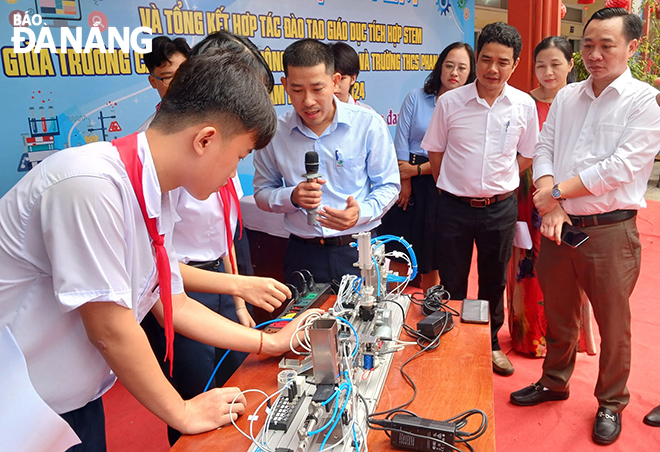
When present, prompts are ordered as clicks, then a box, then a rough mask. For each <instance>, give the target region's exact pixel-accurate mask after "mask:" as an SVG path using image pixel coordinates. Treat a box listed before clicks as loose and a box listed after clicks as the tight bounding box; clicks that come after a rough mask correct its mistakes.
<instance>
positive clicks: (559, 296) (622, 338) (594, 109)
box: [511, 8, 660, 444]
mask: <svg viewBox="0 0 660 452" xmlns="http://www.w3.org/2000/svg"><path fill="white" fill-rule="evenodd" d="M641 34H642V21H641V19H640V18H639V17H638V16H636V15H634V14H630V13H629V12H628V11H627V10H626V9H624V8H604V9H601V10H599V11H597V12H595V13H594V15H593V16H592V17H591V18H590V19H589V21H588V22H587V24H586V25H585V27H584V35H583V38H582V58H583V60H584V64H585V67H586V69H587V71H589V73H590V77H589V78H588V79H587V80H585V81H583V82H581V83H575V84H571V85H568V86H567V87H566V88H564V89H562V90H561V91H559V93H558V94H557V96H556V97H555V100H554V102H553V103H552V107H550V111H549V113H548V119H547V120H546V122H545V125H544V126H543V131H542V132H541V135H540V138H539V143H538V146H537V147H536V150H535V152H534V167H533V168H534V182H535V185H536V187H537V190H536V192H535V193H534V204H535V205H536V207H537V208H538V210H539V213H540V214H541V215H542V216H543V222H542V224H541V234H543V237H542V239H541V248H540V251H539V257H538V265H537V271H538V278H539V283H540V285H541V289H542V290H543V295H544V301H545V303H544V308H545V315H546V320H547V324H548V328H547V334H546V342H547V354H546V357H545V360H544V362H543V375H542V376H541V379H540V380H539V381H538V383H535V384H533V385H531V386H528V387H526V388H523V389H521V390H519V391H516V392H514V393H512V394H511V401H512V402H513V403H514V404H517V405H522V406H529V405H537V404H539V403H543V402H547V401H550V400H564V399H566V398H568V396H569V380H570V377H571V374H572V372H573V369H574V366H575V355H576V347H577V338H578V333H579V328H580V306H581V303H582V297H581V291H580V287H582V288H584V291H585V292H586V294H587V296H588V297H589V300H590V301H591V305H592V307H593V310H594V317H595V319H596V322H597V323H598V329H599V331H600V337H601V344H600V349H601V350H600V359H599V372H598V381H597V383H596V388H595V391H594V395H595V396H596V399H597V401H598V405H599V407H598V410H597V412H596V417H595V421H594V425H593V430H592V439H593V441H594V442H596V443H598V444H611V443H613V442H614V441H616V440H617V438H618V437H619V434H620V433H621V413H622V411H623V410H624V409H625V407H626V405H627V404H628V402H629V401H630V394H629V391H628V388H627V387H626V382H627V380H628V375H629V374H630V362H631V333H630V304H629V298H630V294H631V293H632V291H633V289H634V287H635V283H636V282H637V278H638V276H639V269H640V263H641V244H640V241H639V234H638V232H637V226H636V215H637V211H638V210H639V209H642V208H644V207H646V202H645V201H644V193H645V192H646V183H647V181H648V179H649V176H650V174H651V170H652V168H653V161H654V157H655V155H656V154H657V152H658V143H659V142H660V108H658V105H657V104H656V94H657V91H656V90H654V89H653V88H652V87H651V86H649V85H647V84H645V83H643V82H640V81H638V80H635V79H633V77H632V75H631V73H630V69H629V68H628V64H627V63H628V59H629V58H630V57H632V56H633V55H634V54H635V52H636V51H637V44H638V39H639V38H640V37H641ZM566 223H568V224H569V225H571V224H572V225H573V226H575V227H576V228H579V229H580V231H582V232H584V233H586V234H587V235H588V236H589V238H588V240H586V241H585V242H584V243H583V244H581V245H579V246H578V247H577V248H572V247H570V246H568V245H567V244H565V243H562V240H561V231H562V228H564V227H565V226H566Z"/></svg>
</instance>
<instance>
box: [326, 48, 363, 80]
mask: <svg viewBox="0 0 660 452" xmlns="http://www.w3.org/2000/svg"><path fill="white" fill-rule="evenodd" d="M329 45H330V48H331V49H332V55H333V57H334V59H335V72H339V73H340V74H341V75H348V76H351V77H352V76H356V77H357V76H358V74H359V73H360V58H359V57H358V54H357V52H356V51H355V49H353V47H351V46H349V45H348V44H345V43H343V42H335V43H334V44H329Z"/></svg>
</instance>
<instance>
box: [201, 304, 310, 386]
mask: <svg viewBox="0 0 660 452" xmlns="http://www.w3.org/2000/svg"><path fill="white" fill-rule="evenodd" d="M311 315H314V314H310V316H311ZM291 320H292V319H274V320H268V321H266V322H263V323H260V324H259V325H257V326H255V327H254V329H255V330H258V329H259V328H262V327H264V326H268V325H270V324H271V323H275V322H290V321H291ZM262 334H263V333H262ZM229 352H231V350H227V351H226V352H225V353H224V355H222V358H220V361H218V364H216V366H215V369H213V372H212V373H211V377H209V381H208V382H207V383H206V386H204V390H203V391H202V392H206V391H208V390H209V387H210V386H211V383H213V379H214V378H215V374H216V373H218V370H219V369H220V365H221V364H222V362H223V361H224V360H225V358H226V357H227V355H228V354H229Z"/></svg>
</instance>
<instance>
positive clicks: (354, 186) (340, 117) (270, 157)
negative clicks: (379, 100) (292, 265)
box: [253, 97, 401, 238]
mask: <svg viewBox="0 0 660 452" xmlns="http://www.w3.org/2000/svg"><path fill="white" fill-rule="evenodd" d="M334 104H335V107H336V111H335V116H334V118H333V121H332V124H330V125H329V126H328V128H327V129H325V131H323V133H322V134H321V136H317V135H316V134H315V133H314V132H312V131H311V130H310V129H309V128H308V127H307V126H305V125H304V124H303V123H302V120H301V119H300V116H299V115H298V114H297V113H296V111H295V110H291V111H289V112H287V113H285V114H283V115H282V116H280V117H279V118H278V123H277V132H276V133H275V137H274V138H273V141H271V142H270V144H269V145H268V146H267V147H266V148H264V149H262V150H260V151H257V152H255V156H254V168H255V173H254V182H253V183H254V198H255V201H256V203H257V206H259V208H260V209H262V210H266V211H269V212H278V213H284V214H285V216H284V227H285V228H286V229H287V230H288V231H289V232H290V233H292V234H295V235H297V236H299V237H303V238H312V237H333V236H340V235H347V234H356V233H358V232H362V231H369V230H371V229H373V228H375V227H376V226H378V225H379V224H380V218H381V217H382V216H383V215H384V214H385V212H386V211H387V209H389V208H390V206H391V205H392V204H393V203H394V201H395V200H396V198H397V196H398V193H399V190H400V189H401V183H400V178H399V169H398V165H397V161H396V153H395V151H394V144H393V143H392V138H391V136H390V133H389V131H388V130H387V126H386V125H385V122H384V121H383V119H382V118H381V117H380V116H379V115H378V114H377V113H375V112H373V111H371V110H368V109H366V108H363V107H358V106H355V105H348V104H345V103H343V102H341V101H339V100H338V99H337V98H336V97H335V98H334ZM308 151H316V152H317V153H318V154H319V173H320V174H321V175H322V176H323V177H322V178H323V179H325V180H326V181H327V182H326V183H325V184H324V185H323V186H322V188H321V192H322V197H321V207H323V206H328V207H333V208H335V209H341V210H344V209H345V208H346V199H347V198H348V197H349V196H353V197H354V198H355V200H356V201H357V202H358V204H359V206H360V217H359V219H358V221H357V223H356V224H355V226H353V227H352V228H350V229H348V230H346V231H337V230H335V229H329V228H324V227H321V225H316V226H309V225H308V224H307V212H306V211H305V210H304V209H302V208H300V207H296V206H295V205H294V204H293V203H292V202H291V194H292V192H293V189H294V188H295V187H296V185H298V184H299V183H300V182H302V181H303V180H304V178H303V176H302V175H303V174H305V153H306V152H308Z"/></svg>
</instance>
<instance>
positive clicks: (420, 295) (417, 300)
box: [404, 292, 426, 306]
mask: <svg viewBox="0 0 660 452" xmlns="http://www.w3.org/2000/svg"><path fill="white" fill-rule="evenodd" d="M404 295H405V296H406V297H408V298H409V299H410V302H411V303H412V304H416V305H417V306H421V305H422V303H423V302H424V298H426V295H425V294H424V292H413V293H411V294H404Z"/></svg>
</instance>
